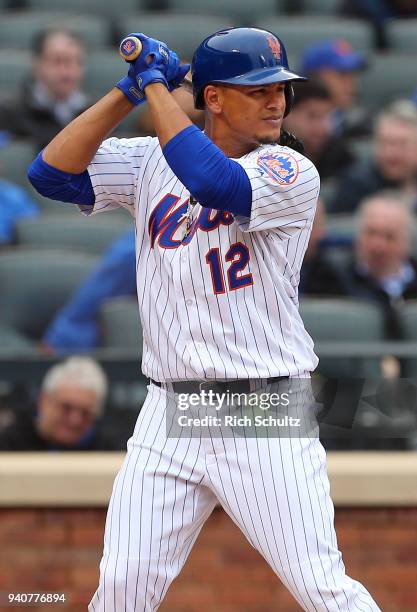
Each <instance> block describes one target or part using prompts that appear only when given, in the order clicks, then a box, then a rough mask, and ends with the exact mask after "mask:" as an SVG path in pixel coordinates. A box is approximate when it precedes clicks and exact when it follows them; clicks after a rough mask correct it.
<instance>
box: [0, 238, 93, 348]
mask: <svg viewBox="0 0 417 612" xmlns="http://www.w3.org/2000/svg"><path fill="white" fill-rule="evenodd" d="M96 263H97V258H95V257H91V256H87V255H80V254H77V253H68V251H59V250H52V249H51V250H49V249H46V250H42V251H41V250H33V249H14V250H10V251H7V252H4V253H2V254H1V257H0V325H1V326H3V327H8V328H11V329H14V330H15V331H16V332H18V333H20V334H23V335H24V336H27V337H28V338H29V339H32V340H39V339H40V338H41V337H42V335H43V333H44V331H45V329H46V326H47V325H48V324H49V323H50V322H51V320H52V319H53V317H54V316H55V315H56V313H57V311H58V310H59V309H60V308H62V306H63V305H64V304H65V303H66V302H67V301H68V299H69V297H70V296H71V295H72V293H73V291H74V290H75V289H76V288H77V287H78V285H79V284H80V282H81V281H82V280H83V279H84V278H85V276H86V275H87V274H88V273H89V272H90V270H91V268H92V267H93V266H94V265H95V264H96Z"/></svg>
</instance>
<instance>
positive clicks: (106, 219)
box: [16, 203, 128, 255]
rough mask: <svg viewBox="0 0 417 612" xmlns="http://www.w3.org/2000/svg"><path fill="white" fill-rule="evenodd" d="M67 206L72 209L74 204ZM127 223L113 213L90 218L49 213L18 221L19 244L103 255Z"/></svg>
mask: <svg viewBox="0 0 417 612" xmlns="http://www.w3.org/2000/svg"><path fill="white" fill-rule="evenodd" d="M57 206H59V204H58V203H57ZM68 207H69V208H68V209H70V207H71V205H70V204H69V205H68ZM127 223H128V219H125V220H124V219H122V218H120V217H116V218H115V217H114V216H113V215H107V216H106V215H99V216H98V217H95V218H94V217H93V218H91V219H90V218H88V217H85V216H84V215H81V214H80V213H79V214H76V215H71V216H69V215H68V216H65V218H63V216H62V215H60V214H57V215H53V214H49V215H45V216H41V217H39V218H37V219H23V220H21V221H19V222H18V223H17V225H16V241H17V244H18V245H19V246H22V247H25V248H31V249H42V248H57V249H61V250H68V251H72V252H75V253H86V254H91V255H101V254H102V253H103V252H104V250H105V249H106V248H107V247H108V246H109V244H110V243H111V242H112V241H113V240H115V239H116V238H118V237H119V236H120V235H121V234H122V233H123V232H124V231H125V230H126V228H127Z"/></svg>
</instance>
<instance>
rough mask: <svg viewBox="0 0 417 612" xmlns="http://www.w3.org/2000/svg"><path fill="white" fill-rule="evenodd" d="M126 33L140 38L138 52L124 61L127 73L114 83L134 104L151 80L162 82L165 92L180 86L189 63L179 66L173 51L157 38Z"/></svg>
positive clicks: (143, 94)
mask: <svg viewBox="0 0 417 612" xmlns="http://www.w3.org/2000/svg"><path fill="white" fill-rule="evenodd" d="M129 36H135V37H136V38H139V39H140V41H141V43H142V51H141V53H140V55H139V57H138V58H137V59H136V60H134V61H133V62H128V63H129V64H130V67H129V72H128V76H127V77H125V78H124V79H121V81H119V82H118V83H117V85H116V86H117V87H118V88H119V89H121V90H122V91H123V93H124V94H125V95H126V97H127V98H128V99H129V100H130V101H131V102H132V103H133V104H135V106H137V105H139V104H141V103H142V102H144V101H145V99H146V97H145V87H146V86H147V85H150V84H151V83H162V84H164V85H165V86H166V87H167V89H168V91H173V90H174V89H176V88H177V87H179V86H180V85H181V83H182V81H183V80H184V78H185V75H186V74H187V72H188V71H189V69H190V65H189V64H182V65H181V64H180V59H179V57H178V55H177V54H176V53H175V51H171V49H169V48H168V46H167V45H166V44H165V43H163V42H161V41H160V40H157V39H155V38H150V37H149V36H145V35H144V34H142V33H140V32H139V33H137V32H135V33H133V34H129ZM126 61H127V60H126Z"/></svg>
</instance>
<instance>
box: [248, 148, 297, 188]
mask: <svg viewBox="0 0 417 612" xmlns="http://www.w3.org/2000/svg"><path fill="white" fill-rule="evenodd" d="M257 163H258V166H259V170H260V172H261V174H263V175H267V176H269V177H270V178H271V179H272V180H273V181H274V182H275V183H281V184H282V185H291V183H294V181H295V180H296V178H297V176H298V172H299V170H298V163H297V160H296V159H295V157H293V156H292V155H289V154H288V153H263V154H261V155H259V157H258V160H257Z"/></svg>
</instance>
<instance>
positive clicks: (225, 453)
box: [88, 385, 380, 612]
mask: <svg viewBox="0 0 417 612" xmlns="http://www.w3.org/2000/svg"><path fill="white" fill-rule="evenodd" d="M166 402H167V394H166V391H165V390H164V389H162V388H159V387H156V386H154V385H150V387H149V393H148V396H147V399H146V401H145V404H144V406H143V408H142V410H141V412H140V414H139V418H138V421H137V424H136V427H135V431H134V433H133V436H132V438H131V439H130V440H129V442H128V452H127V455H126V458H125V461H124V463H123V466H122V468H121V470H120V472H119V473H118V475H117V476H116V479H115V482H114V486H113V492H112V496H111V500H110V504H109V510H108V514H107V519H106V529H105V536H104V553H103V558H102V560H101V563H100V583H99V586H98V589H97V591H96V592H95V594H94V596H93V598H92V600H91V602H90V605H89V607H88V609H89V612H151V611H152V610H157V609H158V607H159V605H160V604H161V602H162V600H163V598H164V596H165V594H166V592H167V590H168V588H169V586H170V584H171V582H172V581H173V580H174V578H175V577H176V576H177V575H178V574H179V572H180V571H181V568H182V567H183V565H184V563H185V561H186V559H187V556H188V554H189V552H190V550H191V548H192V545H193V543H194V541H195V540H196V538H197V536H198V534H199V532H200V530H201V528H202V526H203V525H204V522H205V521H206V520H207V518H208V517H209V516H210V514H211V512H212V510H213V508H214V507H215V505H216V504H217V503H218V502H220V503H221V505H222V506H223V508H224V509H225V511H226V512H227V513H228V514H229V516H230V517H231V518H232V520H233V521H234V522H235V523H236V524H237V525H238V526H239V527H240V529H241V530H242V531H243V533H244V534H245V536H246V537H247V539H248V540H249V542H250V543H251V544H252V546H254V547H255V548H256V549H257V550H258V551H259V552H260V553H261V554H262V555H263V557H264V558H265V559H266V561H267V562H268V563H269V565H270V566H271V567H272V569H273V570H274V571H275V573H276V574H277V575H278V576H279V578H280V579H281V581H282V582H283V584H284V585H285V586H286V587H287V588H288V589H289V590H290V592H291V593H292V594H293V596H294V597H295V599H296V600H297V601H298V603H299V604H300V606H301V609H303V610H308V611H315V612H322V611H323V612H324V611H326V612H359V611H360V612H374V611H377V610H380V608H379V607H378V606H377V604H376V603H375V602H374V600H373V599H372V597H371V596H370V594H369V593H368V591H367V590H366V589H365V588H364V587H363V586H362V584H360V583H359V582H357V581H356V580H352V579H351V578H349V576H347V575H346V574H345V568H344V565H343V561H342V556H341V553H340V552H339V551H338V547H337V541H336V533H335V530H334V526H333V519H334V510H333V503H332V501H331V499H330V494H329V481H328V478H327V473H326V465H325V451H324V449H323V447H322V445H321V444H320V442H319V440H318V438H317V437H314V438H279V437H274V438H271V437H266V438H259V439H257V438H256V437H251V438H245V437H242V436H236V437H229V438H226V437H213V438H211V437H208V438H204V437H180V438H169V437H167V436H166V420H165V410H164V408H165V406H166ZM277 609H278V608H277ZM203 612H204V611H203ZM219 612H221V610H219Z"/></svg>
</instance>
